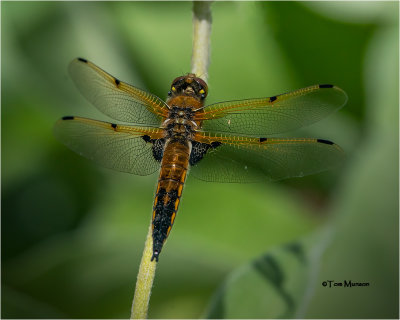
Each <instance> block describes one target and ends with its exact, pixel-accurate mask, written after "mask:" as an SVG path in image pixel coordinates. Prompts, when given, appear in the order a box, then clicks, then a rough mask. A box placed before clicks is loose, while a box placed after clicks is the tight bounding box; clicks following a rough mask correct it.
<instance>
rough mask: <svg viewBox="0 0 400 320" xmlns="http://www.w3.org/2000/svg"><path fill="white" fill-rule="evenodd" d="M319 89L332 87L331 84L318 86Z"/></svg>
mask: <svg viewBox="0 0 400 320" xmlns="http://www.w3.org/2000/svg"><path fill="white" fill-rule="evenodd" d="M319 87H320V89H323V88H333V85H331V84H320V85H319Z"/></svg>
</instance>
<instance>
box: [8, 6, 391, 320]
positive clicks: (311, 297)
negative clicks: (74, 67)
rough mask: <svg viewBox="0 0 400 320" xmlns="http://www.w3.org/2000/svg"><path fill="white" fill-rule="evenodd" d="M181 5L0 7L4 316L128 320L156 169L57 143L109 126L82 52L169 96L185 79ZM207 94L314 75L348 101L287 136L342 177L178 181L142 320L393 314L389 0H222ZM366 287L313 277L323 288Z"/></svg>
mask: <svg viewBox="0 0 400 320" xmlns="http://www.w3.org/2000/svg"><path fill="white" fill-rule="evenodd" d="M191 8H192V4H191V3H190V2H166V3H159V2H146V3H141V2H82V3H80V2H2V3H1V68H2V69H1V107H2V108H1V143H2V144H1V151H2V152H1V153H2V157H1V160H2V167H1V168H2V188H1V200H2V201H1V209H2V215H1V240H2V241H1V258H2V266H1V272H2V273H1V280H2V292H1V293H2V294H1V317H2V318H128V317H129V313H130V306H131V299H132V297H133V292H134V285H135V280H136V275H137V270H138V266H139V261H140V256H141V252H142V249H143V244H144V240H145V236H146V233H147V229H148V225H149V221H150V218H151V208H152V201H153V195H154V191H155V186H156V180H157V175H152V176H149V177H137V176H133V175H128V174H122V173H118V172H114V171H111V170H107V169H102V168H99V167H96V166H95V165H94V164H93V163H91V162H90V161H88V160H86V159H84V158H81V157H79V156H78V155H76V154H74V153H73V152H72V151H70V150H68V149H67V148H66V147H64V146H63V145H62V144H61V143H59V142H58V141H56V140H55V139H54V137H53V134H52V128H53V125H54V123H55V121H56V120H57V119H58V118H60V117H61V116H65V115H80V116H86V117H92V118H95V119H106V117H105V116H103V115H101V114H100V113H99V112H98V111H97V110H96V109H95V108H94V107H92V106H91V105H90V104H89V103H88V102H87V101H85V100H84V98H83V97H82V96H80V94H79V93H78V91H77V90H76V89H75V87H74V85H73V83H72V81H71V79H70V78H69V76H68V74H67V71H66V70H67V65H68V63H69V62H70V61H71V60H72V59H73V58H75V57H78V56H79V57H84V58H87V59H89V60H91V61H93V62H94V63H96V64H97V65H99V66H100V67H101V68H103V69H104V70H106V71H107V72H109V73H111V74H113V75H115V76H116V77H118V78H119V79H121V80H124V81H126V82H128V83H131V84H133V85H135V86H137V87H140V88H143V89H145V90H148V91H150V92H152V93H155V94H156V95H158V96H160V97H162V98H165V97H166V93H167V91H168V88H169V85H170V82H171V80H172V79H173V78H175V77H176V76H179V75H182V74H184V73H187V72H189V71H190V59H191V43H192V38H191V37H192V20H191V19H192V12H191ZM212 14H213V26H212V39H211V45H212V52H211V65H210V69H209V75H210V77H209V98H208V103H212V102H217V101H222V100H233V99H243V98H251V97H264V96H272V95H276V94H279V93H283V92H287V91H291V90H294V89H297V88H301V87H305V86H308V85H312V84H318V83H333V84H336V85H338V86H339V87H341V88H343V89H344V90H345V91H346V92H347V94H348V96H349V101H348V103H347V105H346V106H345V107H344V108H343V109H342V110H340V111H339V112H337V113H335V114H334V115H332V116H330V117H328V118H327V119H324V120H323V121H321V122H319V123H317V124H314V125H312V126H309V127H307V128H304V129H302V130H301V131H298V132H294V133H293V134H291V135H288V136H305V137H317V138H322V139H329V140H332V141H335V142H336V143H338V144H339V145H340V146H342V148H343V149H344V150H345V152H346V161H345V163H344V164H343V166H341V167H339V168H337V169H336V170H333V171H330V172H325V173H321V174H318V175H313V176H309V177H304V178H295V179H289V180H286V181H281V182H276V183H265V184H243V185H236V184H218V183H205V182H201V181H196V180H195V179H194V178H190V176H189V178H188V180H187V185H186V187H185V190H184V196H183V199H182V202H181V207H180V211H179V215H178V217H177V219H176V222H175V226H174V228H173V231H172V232H171V235H170V237H169V239H168V242H167V244H166V246H165V247H164V249H163V253H162V255H161V258H160V262H159V265H158V270H157V275H156V279H155V285H154V289H153V293H152V297H151V303H150V311H149V317H150V318H198V317H212V318H238V317H239V318H279V317H302V318H309V317H311V318H397V317H398V316H399V314H398V310H399V309H398V302H399V295H398V294H399V287H398V284H399V277H398V271H399V265H398V263H399V256H398V253H399V237H398V236H399V235H398V229H399V221H398V213H399V212H398V211H399V208H398V204H399V201H398V193H399V188H398V178H399V170H398V155H399V139H398V138H399V132H398V118H399V117H398V96H399V93H398V88H399V81H398V70H399V64H398V61H399V60H398V54H399V52H398V50H399V42H398V39H399V38H398V3H397V2H306V3H299V2H268V3H267V2H245V3H242V2H217V3H214V4H213V6H212ZM327 280H333V281H335V282H343V281H344V280H351V281H353V282H368V283H369V287H353V288H344V287H332V288H329V287H323V286H322V282H323V281H327Z"/></svg>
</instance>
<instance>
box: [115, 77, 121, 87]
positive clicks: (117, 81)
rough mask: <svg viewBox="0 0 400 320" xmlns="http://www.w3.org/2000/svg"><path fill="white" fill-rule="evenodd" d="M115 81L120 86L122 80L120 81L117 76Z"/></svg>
mask: <svg viewBox="0 0 400 320" xmlns="http://www.w3.org/2000/svg"><path fill="white" fill-rule="evenodd" d="M114 82H115V84H116V85H117V86H119V84H120V83H121V81H119V80H118V79H117V78H115V79H114Z"/></svg>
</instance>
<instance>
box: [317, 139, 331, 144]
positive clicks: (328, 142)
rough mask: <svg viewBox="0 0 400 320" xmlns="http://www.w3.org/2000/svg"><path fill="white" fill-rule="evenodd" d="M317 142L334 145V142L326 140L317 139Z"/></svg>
mask: <svg viewBox="0 0 400 320" xmlns="http://www.w3.org/2000/svg"><path fill="white" fill-rule="evenodd" d="M317 142H319V143H325V144H329V145H332V144H334V143H333V142H332V141H329V140H324V139H317Z"/></svg>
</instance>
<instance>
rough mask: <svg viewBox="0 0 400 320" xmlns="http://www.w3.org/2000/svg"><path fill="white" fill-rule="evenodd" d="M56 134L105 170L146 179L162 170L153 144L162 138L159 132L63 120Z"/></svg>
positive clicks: (77, 118)
mask: <svg viewBox="0 0 400 320" xmlns="http://www.w3.org/2000/svg"><path fill="white" fill-rule="evenodd" d="M54 134H55V136H56V138H57V139H59V140H60V141H61V142H62V143H64V144H65V145H66V146H67V147H69V148H70V149H72V150H73V151H75V152H77V153H78V154H80V155H82V156H84V157H86V158H88V159H91V160H94V161H95V162H96V163H97V164H99V165H101V166H104V167H106V168H110V169H114V170H117V171H122V172H128V173H133V174H137V175H142V176H143V175H149V174H151V173H153V172H155V171H157V170H158V169H159V167H160V163H159V162H158V161H156V160H155V159H154V156H153V151H152V147H153V144H152V143H151V142H150V140H151V139H153V138H154V139H158V138H161V137H162V131H161V130H160V129H156V128H145V127H135V126H123V125H117V124H112V123H108V122H102V121H96V120H91V119H86V118H80V117H64V118H62V119H60V120H58V121H57V123H56V125H55V127H54Z"/></svg>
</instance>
